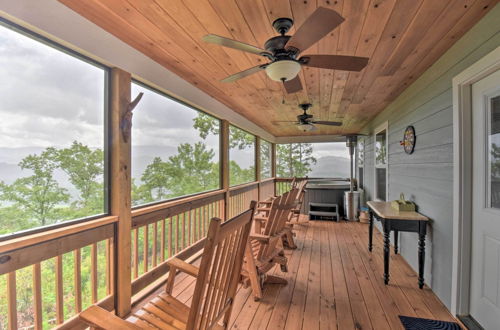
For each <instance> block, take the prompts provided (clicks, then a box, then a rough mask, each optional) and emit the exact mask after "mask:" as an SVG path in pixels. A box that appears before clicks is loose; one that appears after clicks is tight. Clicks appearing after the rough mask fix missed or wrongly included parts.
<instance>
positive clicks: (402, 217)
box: [367, 201, 429, 289]
mask: <svg viewBox="0 0 500 330" xmlns="http://www.w3.org/2000/svg"><path fill="white" fill-rule="evenodd" d="M367 205H368V208H369V209H370V219H369V223H370V227H369V233H368V250H369V251H370V252H371V251H372V243H373V219H374V218H376V219H377V220H379V221H380V222H382V228H383V231H384V283H385V284H389V253H390V243H391V242H390V233H391V230H392V231H394V252H395V253H396V254H397V253H398V233H399V232H400V231H403V232H413V233H418V287H419V288H420V289H422V288H423V287H424V264H425V235H426V234H427V223H428V222H429V218H427V217H426V216H423V215H422V214H420V213H417V212H409V211H396V210H394V209H393V208H392V207H391V203H390V202H375V201H369V202H367Z"/></svg>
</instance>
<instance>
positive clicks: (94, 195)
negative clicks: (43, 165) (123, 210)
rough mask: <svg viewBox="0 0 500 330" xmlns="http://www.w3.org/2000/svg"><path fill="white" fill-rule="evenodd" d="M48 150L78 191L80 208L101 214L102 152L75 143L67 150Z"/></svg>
mask: <svg viewBox="0 0 500 330" xmlns="http://www.w3.org/2000/svg"><path fill="white" fill-rule="evenodd" d="M48 150H49V151H50V152H51V153H53V154H54V158H55V160H56V162H57V165H58V166H59V168H60V169H62V170H63V171H64V172H65V173H66V174H67V175H68V176H69V180H70V182H71V183H72V184H73V186H75V188H76V189H77V190H78V191H79V193H80V201H79V202H80V204H81V206H82V207H84V208H87V209H89V208H90V209H92V210H93V211H97V212H102V209H103V203H102V200H103V199H102V196H103V195H102V194H103V184H102V181H100V182H99V180H102V177H103V173H104V153H103V151H102V150H101V149H95V150H91V149H90V148H89V147H88V146H86V145H84V144H82V143H79V142H77V141H73V143H72V144H71V147H69V148H64V149H60V150H57V149H55V148H49V149H48Z"/></svg>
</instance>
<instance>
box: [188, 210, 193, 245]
mask: <svg viewBox="0 0 500 330" xmlns="http://www.w3.org/2000/svg"><path fill="white" fill-rule="evenodd" d="M192 217H193V212H192V210H189V211H188V244H189V245H191V244H193V243H194V239H193V237H192V236H191V235H192V233H193V228H192V226H193V222H192Z"/></svg>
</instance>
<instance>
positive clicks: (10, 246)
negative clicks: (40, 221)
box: [0, 216, 118, 254]
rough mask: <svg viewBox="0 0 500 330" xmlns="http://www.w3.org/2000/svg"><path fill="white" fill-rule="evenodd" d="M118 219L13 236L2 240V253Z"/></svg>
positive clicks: (100, 220) (0, 252) (114, 217)
mask: <svg viewBox="0 0 500 330" xmlns="http://www.w3.org/2000/svg"><path fill="white" fill-rule="evenodd" d="M117 221H118V217H117V216H105V217H102V218H99V219H94V220H89V221H86V222H81V223H78V224H75V225H69V226H65V227H61V228H56V229H52V230H47V231H43V232H40V233H36V234H32V235H26V236H22V237H17V238H13V239H11V240H7V241H3V242H0V254H2V253H5V252H9V251H13V250H18V249H21V248H25V247H28V246H32V245H35V244H39V243H42V242H46V241H49V240H53V239H57V238H61V237H64V236H68V235H71V234H76V233H79V232H82V231H86V230H89V229H93V228H97V227H102V226H105V225H107V224H110V223H114V222H117Z"/></svg>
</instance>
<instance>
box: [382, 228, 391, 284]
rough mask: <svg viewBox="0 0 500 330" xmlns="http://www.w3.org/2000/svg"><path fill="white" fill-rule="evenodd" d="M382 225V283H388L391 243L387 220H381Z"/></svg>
mask: <svg viewBox="0 0 500 330" xmlns="http://www.w3.org/2000/svg"><path fill="white" fill-rule="evenodd" d="M382 221H383V225H384V283H385V284H386V285H387V284H389V257H390V244H391V235H390V234H391V230H390V227H389V225H388V221H387V220H382Z"/></svg>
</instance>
